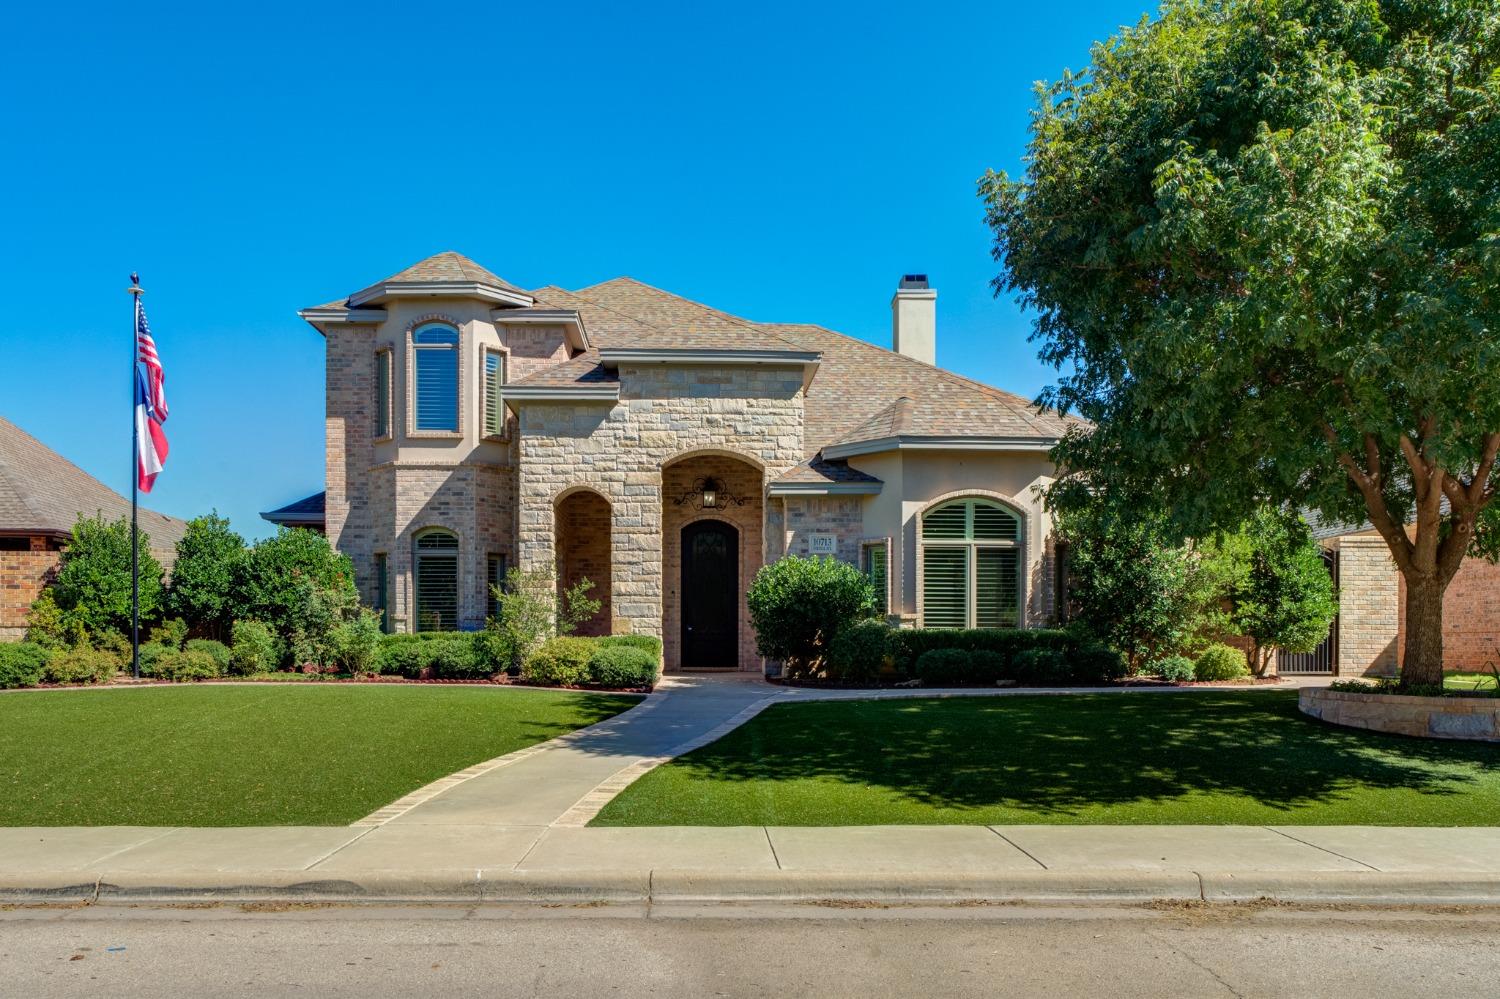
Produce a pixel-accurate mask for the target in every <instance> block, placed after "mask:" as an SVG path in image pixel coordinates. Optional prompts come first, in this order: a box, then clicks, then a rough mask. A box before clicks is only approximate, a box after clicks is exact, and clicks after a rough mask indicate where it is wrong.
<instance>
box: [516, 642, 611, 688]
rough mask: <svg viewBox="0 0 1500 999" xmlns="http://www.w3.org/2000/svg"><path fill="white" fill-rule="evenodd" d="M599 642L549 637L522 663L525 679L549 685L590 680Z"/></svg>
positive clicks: (574, 684)
mask: <svg viewBox="0 0 1500 999" xmlns="http://www.w3.org/2000/svg"><path fill="white" fill-rule="evenodd" d="M594 648H595V644H594V642H593V641H591V640H590V639H587V638H572V637H568V636H562V637H558V638H549V639H547V641H545V642H543V643H542V647H541V648H539V649H537V650H536V651H535V652H533V653H532V654H531V655H529V656H527V657H526V661H525V662H524V663H522V664H521V677H522V679H525V680H529V681H530V682H532V683H540V684H546V685H547V686H576V685H578V684H580V683H587V682H588V679H589V660H591V659H592V658H593V657H594Z"/></svg>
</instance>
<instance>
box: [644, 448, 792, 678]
mask: <svg viewBox="0 0 1500 999" xmlns="http://www.w3.org/2000/svg"><path fill="white" fill-rule="evenodd" d="M709 476H711V477H713V478H715V479H718V480H719V481H720V482H721V483H722V484H723V486H724V490H725V492H727V493H730V494H732V495H734V496H740V497H743V498H744V499H745V502H744V504H742V505H739V506H735V505H732V504H730V505H726V506H724V507H722V508H720V509H717V510H698V509H696V508H695V507H693V506H692V505H691V504H682V505H679V504H678V503H677V502H676V500H677V499H678V498H679V497H681V496H682V495H683V494H684V493H687V492H689V491H690V490H691V489H692V487H693V483H694V482H695V481H697V480H698V479H699V478H703V477H709ZM661 492H662V538H661V544H662V589H663V594H664V595H663V601H662V629H663V634H662V646H663V649H662V654H663V656H664V658H665V661H666V662H667V663H668V664H670V665H674V666H675V665H676V664H678V663H680V662H681V661H682V660H681V654H682V529H683V528H684V527H686V526H687V525H689V524H691V523H694V522H695V521H699V520H721V521H724V522H725V523H727V524H732V525H733V526H734V527H735V529H736V530H738V531H739V533H740V550H739V594H738V599H737V600H736V606H737V607H738V608H739V621H738V632H739V644H738V648H739V663H738V665H739V667H740V669H744V670H755V669H759V668H760V667H761V661H760V657H759V656H757V655H756V653H755V632H754V631H753V630H752V629H751V627H750V605H749V603H748V602H747V601H746V596H747V595H748V594H749V592H750V584H751V583H752V582H754V580H755V574H756V573H757V572H758V571H760V567H761V566H762V565H764V564H765V563H766V553H765V548H766V546H765V538H764V526H763V525H764V523H765V502H766V501H765V483H764V482H763V481H762V480H761V474H760V469H758V468H756V467H755V466H754V465H750V464H748V463H746V462H744V461H741V460H740V459H738V458H727V457H723V456H720V455H700V456H698V457H695V458H689V459H687V460H686V461H679V462H677V463H676V464H673V465H669V466H668V467H667V468H666V470H665V471H664V472H663V473H662V485H661Z"/></svg>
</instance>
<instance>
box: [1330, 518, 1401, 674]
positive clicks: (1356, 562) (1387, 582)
mask: <svg viewBox="0 0 1500 999" xmlns="http://www.w3.org/2000/svg"><path fill="white" fill-rule="evenodd" d="M1338 557H1339V619H1338V629H1339V634H1338V640H1339V665H1338V672H1339V674H1340V675H1342V676H1389V675H1392V674H1394V673H1395V672H1396V657H1397V637H1398V631H1399V618H1398V611H1397V608H1398V606H1399V586H1398V582H1397V581H1398V580H1399V578H1400V573H1399V572H1398V571H1397V570H1396V564H1395V562H1393V561H1392V560H1391V553H1390V550H1389V549H1388V548H1386V545H1385V541H1384V540H1382V539H1381V538H1379V537H1374V536H1370V535H1349V536H1346V537H1343V538H1340V539H1339V540H1338Z"/></svg>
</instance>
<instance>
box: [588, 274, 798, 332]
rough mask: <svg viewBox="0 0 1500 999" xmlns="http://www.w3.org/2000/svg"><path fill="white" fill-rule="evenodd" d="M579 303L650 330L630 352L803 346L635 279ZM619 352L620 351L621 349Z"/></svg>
mask: <svg viewBox="0 0 1500 999" xmlns="http://www.w3.org/2000/svg"><path fill="white" fill-rule="evenodd" d="M573 294H574V295H575V296H577V297H578V298H581V299H583V300H584V301H587V302H593V303H594V304H595V305H598V306H602V307H604V308H606V309H609V310H611V311H613V312H616V313H619V314H621V315H625V316H630V317H631V318H634V319H637V320H639V321H640V322H641V323H643V324H645V325H646V326H647V327H649V328H650V329H649V331H648V332H643V333H642V335H641V336H640V338H639V339H635V340H632V341H631V342H630V344H629V346H631V347H641V348H645V349H655V348H666V349H671V348H675V347H685V348H693V347H701V348H706V349H714V350H802V349H803V348H802V346H801V345H800V344H797V343H795V342H793V341H791V340H788V339H787V338H785V337H783V336H780V335H778V334H777V333H776V332H775V331H774V330H771V329H769V328H767V327H765V326H761V325H757V324H756V323H752V322H750V321H748V320H745V319H741V318H739V317H738V316H731V315H730V314H729V313H727V312H720V311H719V310H718V309H711V308H709V307H708V306H706V305H703V304H701V303H699V302H694V301H691V300H690V299H686V298H683V297H681V296H679V295H674V294H672V293H671V292H667V291H662V290H661V289H660V288H653V287H651V285H649V284H644V283H642V282H640V281H637V280H636V279H635V278H628V277H620V278H614V279H613V280H610V281H605V282H603V283H602V284H596V285H591V286H590V287H588V288H581V289H579V290H578V291H576V292H574V293H573ZM622 346H623V345H622Z"/></svg>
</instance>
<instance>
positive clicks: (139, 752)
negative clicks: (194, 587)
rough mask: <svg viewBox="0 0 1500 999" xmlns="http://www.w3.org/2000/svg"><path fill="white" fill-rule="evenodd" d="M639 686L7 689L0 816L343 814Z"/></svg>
mask: <svg viewBox="0 0 1500 999" xmlns="http://www.w3.org/2000/svg"><path fill="white" fill-rule="evenodd" d="M637 700H638V698H635V697H621V696H611V695H604V694H588V693H572V692H561V691H543V690H497V689H493V688H482V687H429V686H421V687H416V686H413V687H399V686H344V685H339V686H333V685H327V686H325V685H323V684H297V685H295V686H280V685H272V684H266V685H263V686H255V687H233V686H219V685H212V686H210V685H204V686H181V687H170V688H162V687H148V688H143V689H135V690H99V691H35V692H26V693H11V694H5V695H3V696H0V826H112V825H188V826H253V825H343V824H345V823H349V822H352V821H354V820H355V819H359V818H362V817H364V816H365V815H368V814H369V813H370V812H372V811H374V810H375V809H377V808H379V807H380V806H381V805H385V804H388V803H390V802H391V801H394V800H395V799H397V798H399V797H401V796H402V795H403V794H406V793H407V792H408V791H412V790H415V789H416V788H419V787H421V786H422V785H424V784H428V783H430V782H432V781H433V780H436V779H437V778H439V777H442V776H444V775H445V774H450V773H452V772H454V771H455V770H462V769H463V768H464V767H467V766H471V765H473V764H475V763H479V762H482V761H484V760H488V759H491V758H493V757H496V756H500V755H503V754H505V753H508V752H511V751H512V750H515V749H520V748H522V747H524V746H529V745H532V744H533V743H537V742H541V741H543V740H545V739H551V738H553V737H554V736H558V735H561V734H563V733H564V732H568V731H571V730H572V729H575V728H579V727H581V726H584V725H591V724H593V723H594V722H597V721H602V720H603V719H605V718H608V717H610V716H611V715H614V714H617V713H619V712H620V711H623V710H625V709H626V708H628V707H630V706H631V705H633V704H635V703H636V702H637Z"/></svg>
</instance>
